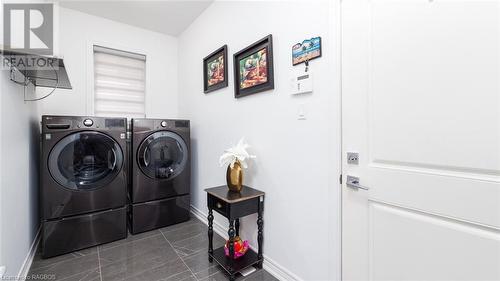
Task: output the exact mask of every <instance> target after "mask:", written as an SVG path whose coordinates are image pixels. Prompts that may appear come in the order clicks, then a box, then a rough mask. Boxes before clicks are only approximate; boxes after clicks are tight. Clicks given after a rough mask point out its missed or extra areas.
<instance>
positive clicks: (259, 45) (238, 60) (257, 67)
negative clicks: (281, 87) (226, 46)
mask: <svg viewBox="0 0 500 281" xmlns="http://www.w3.org/2000/svg"><path fill="white" fill-rule="evenodd" d="M272 89H274V67H273V37H272V35H268V36H266V37H264V38H263V39H261V40H259V41H257V42H255V43H253V44H252V45H250V46H248V47H246V48H245V49H243V50H241V51H239V52H237V53H236V54H234V97H235V98H241V97H244V96H248V95H251V94H255V93H259V92H263V91H267V90H272Z"/></svg>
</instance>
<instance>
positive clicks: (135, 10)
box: [59, 0, 213, 36]
mask: <svg viewBox="0 0 500 281" xmlns="http://www.w3.org/2000/svg"><path fill="white" fill-rule="evenodd" d="M212 2H213V0H198V1H194V0H184V1H182V0H177V1H175V0H164V1H70V0H61V1H59V3H60V5H61V6H62V7H65V8H70V9H73V10H77V11H80V12H84V13H87V14H91V15H95V16H99V17H103V18H107V19H110V20H114V21H118V22H122V23H126V24H130V25H133V26H137V27H141V28H144V29H149V30H152V31H156V32H160V33H163V34H167V35H172V36H177V35H179V34H180V33H182V31H184V30H185V29H186V28H187V27H188V26H189V25H190V24H191V23H192V22H193V21H194V20H195V19H196V18H197V17H198V16H199V15H200V14H201V13H202V12H203V11H204V10H205V9H206V8H207V7H208V6H210V4H212Z"/></svg>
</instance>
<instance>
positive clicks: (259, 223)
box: [257, 197, 264, 268]
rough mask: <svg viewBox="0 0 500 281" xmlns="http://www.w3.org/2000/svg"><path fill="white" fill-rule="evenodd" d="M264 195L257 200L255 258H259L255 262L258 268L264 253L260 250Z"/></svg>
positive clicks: (262, 234)
mask: <svg viewBox="0 0 500 281" xmlns="http://www.w3.org/2000/svg"><path fill="white" fill-rule="evenodd" d="M263 211H264V197H261V198H260V200H259V209H258V214H257V245H258V246H259V250H258V253H257V258H258V259H259V260H260V261H259V263H258V264H257V267H258V268H262V260H263V258H264V253H263V251H262V243H263V242H264V241H263V240H264V218H263Z"/></svg>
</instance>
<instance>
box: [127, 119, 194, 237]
mask: <svg viewBox="0 0 500 281" xmlns="http://www.w3.org/2000/svg"><path fill="white" fill-rule="evenodd" d="M131 133H132V137H131V142H132V143H131V148H132V149H131V153H130V154H131V155H130V157H131V165H130V168H131V171H130V175H131V184H130V187H129V196H130V201H131V202H132V204H131V208H130V213H129V216H130V231H131V232H132V234H136V233H139V232H144V231H147V230H151V229H155V228H159V227H163V226H167V225H171V224H175V223H179V222H182V221H186V220H189V205H190V197H189V191H190V183H191V180H190V178H191V167H190V148H189V146H190V132H189V121H188V120H166V119H132V122H131Z"/></svg>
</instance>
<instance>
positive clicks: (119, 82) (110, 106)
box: [94, 46, 146, 118]
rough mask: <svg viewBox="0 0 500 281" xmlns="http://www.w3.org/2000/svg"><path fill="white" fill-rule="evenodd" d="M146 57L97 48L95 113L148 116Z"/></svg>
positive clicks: (95, 54) (119, 115)
mask: <svg viewBox="0 0 500 281" xmlns="http://www.w3.org/2000/svg"><path fill="white" fill-rule="evenodd" d="M145 93H146V56H144V55H140V54H135V53H129V52H124V51H120V50H115V49H108V48H104V47H100V46H94V114H95V115H96V116H109V117H129V118H132V117H136V118H139V117H145V116H146V110H145Z"/></svg>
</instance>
